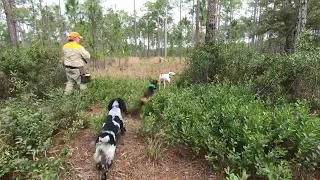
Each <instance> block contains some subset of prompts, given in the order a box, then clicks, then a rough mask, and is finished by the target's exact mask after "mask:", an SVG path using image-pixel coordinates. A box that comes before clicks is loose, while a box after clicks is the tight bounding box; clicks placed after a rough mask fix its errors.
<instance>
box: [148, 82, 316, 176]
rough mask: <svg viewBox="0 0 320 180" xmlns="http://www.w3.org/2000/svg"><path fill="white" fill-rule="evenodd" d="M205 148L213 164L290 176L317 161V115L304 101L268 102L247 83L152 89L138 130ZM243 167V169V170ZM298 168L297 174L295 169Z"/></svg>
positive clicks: (240, 171) (309, 168) (253, 173)
mask: <svg viewBox="0 0 320 180" xmlns="http://www.w3.org/2000/svg"><path fill="white" fill-rule="evenodd" d="M158 131H159V133H161V134H162V136H163V138H164V139H165V141H166V142H167V143H168V144H185V145H188V146H190V147H192V148H193V149H194V150H195V151H196V152H198V151H200V150H203V151H205V152H206V154H207V156H206V158H207V160H208V161H210V162H211V163H212V164H213V167H214V168H215V169H228V167H229V171H228V172H230V171H231V170H232V171H233V172H235V173H236V174H242V177H245V176H246V175H250V176H251V177H267V178H268V179H292V178H293V172H295V177H297V176H298V177H300V176H303V174H304V173H306V172H312V171H313V170H314V169H315V168H317V167H319V164H318V163H319V162H320V161H319V160H320V118H318V117H317V116H316V115H312V114H310V112H309V110H308V108H307V107H306V105H305V104H304V103H303V102H299V101H298V102H297V103H295V104H286V103H281V104H278V105H277V104H276V105H274V106H268V105H266V104H265V103H263V102H262V101H260V100H257V99H256V97H255V96H254V95H253V93H252V91H251V88H250V86H247V87H244V86H235V85H230V84H227V83H223V84H219V85H211V84H209V85H194V86H191V87H189V88H185V89H178V88H175V87H171V88H168V89H166V90H165V91H161V92H160V93H156V94H155V95H154V96H153V97H152V100H150V101H149V103H148V104H147V105H146V106H145V107H144V112H143V120H142V132H143V133H145V135H152V134H154V133H155V132H158ZM243 172H246V175H244V174H243ZM298 172H299V173H300V174H299V173H298Z"/></svg>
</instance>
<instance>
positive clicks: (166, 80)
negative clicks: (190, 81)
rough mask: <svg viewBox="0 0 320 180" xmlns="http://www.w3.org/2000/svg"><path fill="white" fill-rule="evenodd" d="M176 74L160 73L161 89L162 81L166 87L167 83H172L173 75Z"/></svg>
mask: <svg viewBox="0 0 320 180" xmlns="http://www.w3.org/2000/svg"><path fill="white" fill-rule="evenodd" d="M174 75H176V73H174V72H168V73H167V74H160V75H159V89H160V86H161V82H163V85H164V88H166V83H168V84H170V82H171V76H174Z"/></svg>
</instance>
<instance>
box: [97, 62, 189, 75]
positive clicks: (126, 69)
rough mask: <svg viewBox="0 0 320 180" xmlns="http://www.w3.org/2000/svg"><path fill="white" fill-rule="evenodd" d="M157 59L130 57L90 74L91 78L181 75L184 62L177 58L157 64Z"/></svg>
mask: <svg viewBox="0 0 320 180" xmlns="http://www.w3.org/2000/svg"><path fill="white" fill-rule="evenodd" d="M159 59H160V58H159V57H153V58H150V59H140V58H137V57H130V58H128V59H122V60H120V66H119V61H118V60H116V61H114V62H113V63H109V65H107V67H106V69H105V70H104V69H103V70H95V71H93V72H92V73H91V74H92V75H93V77H99V76H110V77H130V78H158V76H159V74H160V73H167V72H169V71H173V72H176V73H178V74H179V73H181V72H182V71H183V69H184V68H185V60H184V59H182V60H181V61H180V59H179V58H170V59H168V61H165V62H159Z"/></svg>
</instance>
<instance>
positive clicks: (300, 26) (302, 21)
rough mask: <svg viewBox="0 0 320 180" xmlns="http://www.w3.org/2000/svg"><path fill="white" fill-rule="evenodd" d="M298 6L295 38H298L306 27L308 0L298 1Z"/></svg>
mask: <svg viewBox="0 0 320 180" xmlns="http://www.w3.org/2000/svg"><path fill="white" fill-rule="evenodd" d="M300 2H301V3H300V7H299V14H298V22H297V26H296V34H295V39H297V38H299V36H300V34H301V32H302V31H303V30H304V28H305V27H306V23H307V7H308V1H307V0H301V1H300Z"/></svg>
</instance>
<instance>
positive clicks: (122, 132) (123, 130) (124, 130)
mask: <svg viewBox="0 0 320 180" xmlns="http://www.w3.org/2000/svg"><path fill="white" fill-rule="evenodd" d="M126 131H127V130H126V128H125V127H123V129H122V131H121V134H122V135H124V134H125V133H126Z"/></svg>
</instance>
